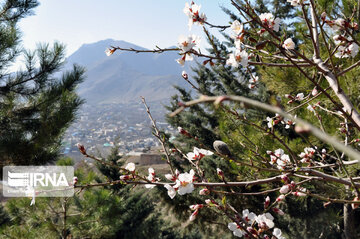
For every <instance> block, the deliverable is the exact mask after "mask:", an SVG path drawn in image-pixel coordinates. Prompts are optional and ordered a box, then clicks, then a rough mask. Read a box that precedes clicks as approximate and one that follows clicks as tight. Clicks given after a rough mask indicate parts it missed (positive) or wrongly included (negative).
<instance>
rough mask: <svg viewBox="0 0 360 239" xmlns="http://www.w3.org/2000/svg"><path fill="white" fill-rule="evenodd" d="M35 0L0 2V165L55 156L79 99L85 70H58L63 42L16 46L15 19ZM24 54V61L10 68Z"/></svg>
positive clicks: (29, 162)
mask: <svg viewBox="0 0 360 239" xmlns="http://www.w3.org/2000/svg"><path fill="white" fill-rule="evenodd" d="M37 5H38V2H37V1H35V0H7V1H2V2H1V4H0V9H1V11H0V12H1V13H0V166H1V167H2V166H4V165H41V164H45V163H48V162H51V161H54V160H56V159H57V157H58V156H59V149H60V146H61V137H62V135H63V133H64V131H65V129H66V128H67V127H68V126H69V125H70V123H71V122H73V120H74V118H75V114H76V111H77V109H78V108H79V106H80V105H81V103H82V100H80V99H79V97H78V96H77V95H76V93H75V87H76V86H77V85H78V84H79V83H81V82H82V80H83V73H84V69H82V68H81V67H79V66H74V67H73V69H72V70H71V71H69V72H66V73H64V74H62V75H61V74H60V73H59V70H60V69H61V66H62V64H63V63H64V46H63V45H61V44H59V43H55V44H54V45H53V46H52V47H50V46H49V45H48V44H42V45H39V46H38V48H37V50H35V51H25V50H24V49H22V47H21V33H20V32H19V30H18V27H17V24H18V23H19V21H20V20H21V19H22V18H24V17H26V16H28V15H30V14H32V10H33V8H35V7H36V6H37ZM20 57H23V59H24V62H25V66H24V69H21V70H19V71H17V72H10V67H11V66H13V64H14V63H15V62H16V61H17V60H19V58H20Z"/></svg>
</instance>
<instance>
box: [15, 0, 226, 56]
mask: <svg viewBox="0 0 360 239" xmlns="http://www.w3.org/2000/svg"><path fill="white" fill-rule="evenodd" d="M185 2H190V1H185V0H103V1H100V0H40V6H39V7H38V8H36V9H35V15H34V16H30V17H27V18H25V19H23V20H21V22H20V29H21V31H22V32H23V45H24V47H25V48H29V49H34V48H35V46H36V43H39V42H47V43H53V42H54V41H59V42H62V43H64V44H66V45H67V56H68V55H70V54H71V53H73V52H74V51H76V50H77V49H78V48H79V47H80V46H81V45H82V44H84V43H92V42H96V41H99V40H104V39H108V38H113V39H115V40H125V41H128V42H131V43H134V44H137V45H140V46H143V47H146V48H153V47H154V46H156V45H158V46H159V47H168V46H173V45H176V43H177V40H178V37H179V36H180V35H188V34H198V35H201V34H202V32H201V27H199V26H193V29H192V31H191V32H189V28H188V26H187V21H188V20H187V17H186V15H185V14H184V13H183V8H184V6H185ZM229 2H230V1H229V0H218V1H215V0H214V1H213V0H207V1H206V0H199V1H195V3H197V4H201V6H202V7H201V12H205V13H206V15H207V17H208V21H209V22H211V23H216V24H218V25H224V24H225V25H226V24H228V22H229V18H228V17H227V16H226V14H225V13H223V12H222V10H221V9H220V6H227V7H230V8H231V5H230V3H229ZM203 42H205V41H203Z"/></svg>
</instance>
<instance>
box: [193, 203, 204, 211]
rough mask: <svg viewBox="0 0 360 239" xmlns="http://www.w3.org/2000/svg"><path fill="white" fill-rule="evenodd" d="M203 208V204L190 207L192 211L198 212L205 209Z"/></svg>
mask: <svg viewBox="0 0 360 239" xmlns="http://www.w3.org/2000/svg"><path fill="white" fill-rule="evenodd" d="M203 207H204V205H203V204H194V205H190V209H191V210H197V209H200V208H203Z"/></svg>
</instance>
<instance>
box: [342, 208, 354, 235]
mask: <svg viewBox="0 0 360 239" xmlns="http://www.w3.org/2000/svg"><path fill="white" fill-rule="evenodd" d="M344 233H345V238H346V239H356V227H355V218H354V211H353V210H352V208H351V204H344Z"/></svg>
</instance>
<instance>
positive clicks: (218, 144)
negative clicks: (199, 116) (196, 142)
mask: <svg viewBox="0 0 360 239" xmlns="http://www.w3.org/2000/svg"><path fill="white" fill-rule="evenodd" d="M213 147H214V149H215V151H216V152H218V153H219V154H221V155H226V156H230V155H231V152H230V149H229V147H228V146H227V144H226V143H225V142H223V141H221V140H216V141H214V143H213Z"/></svg>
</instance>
